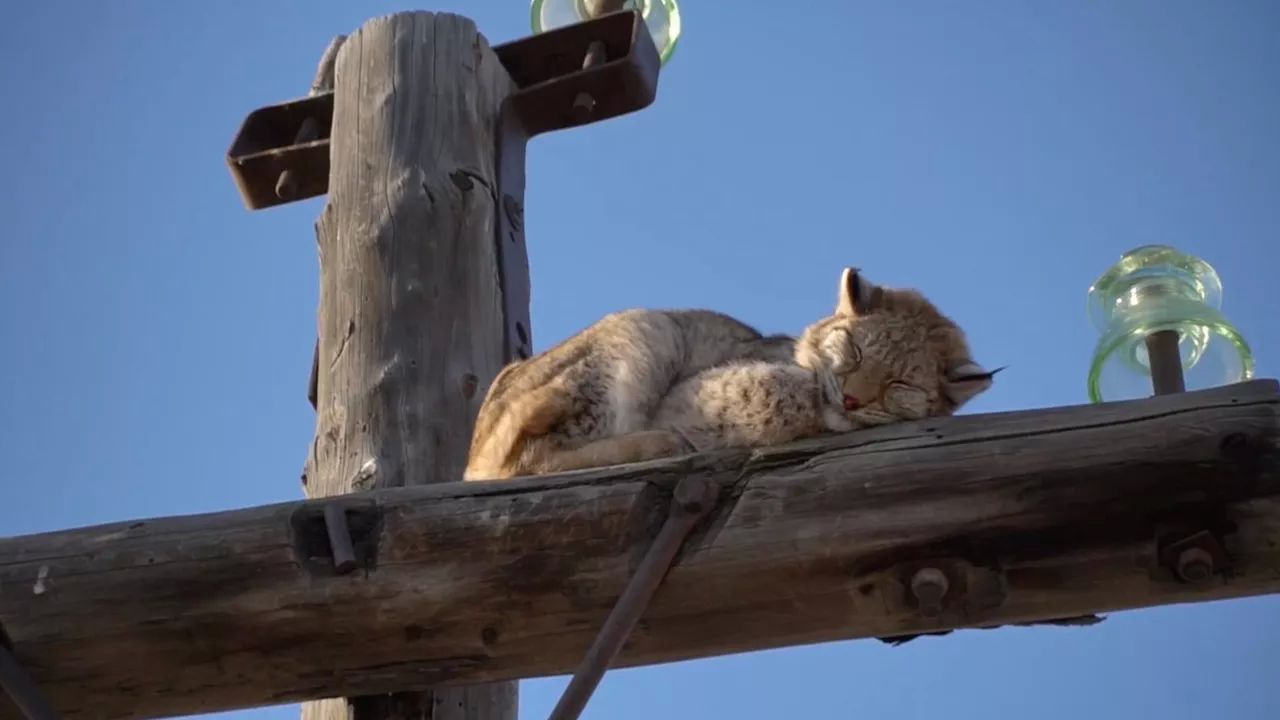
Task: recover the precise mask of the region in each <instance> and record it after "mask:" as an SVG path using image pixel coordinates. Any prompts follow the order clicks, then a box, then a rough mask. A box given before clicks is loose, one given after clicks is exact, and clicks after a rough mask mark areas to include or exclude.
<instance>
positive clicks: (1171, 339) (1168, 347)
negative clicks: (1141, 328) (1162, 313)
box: [1147, 330, 1187, 395]
mask: <svg viewBox="0 0 1280 720" xmlns="http://www.w3.org/2000/svg"><path fill="white" fill-rule="evenodd" d="M1147 365H1148V366H1149V367H1150V368H1151V387H1152V389H1154V390H1155V393H1156V395H1171V394H1173V393H1180V392H1186V390H1187V386H1186V383H1185V381H1184V380H1183V377H1182V353H1181V352H1180V351H1179V350H1178V331H1177V330H1157V331H1156V332H1153V333H1151V334H1150V335H1148V336H1147Z"/></svg>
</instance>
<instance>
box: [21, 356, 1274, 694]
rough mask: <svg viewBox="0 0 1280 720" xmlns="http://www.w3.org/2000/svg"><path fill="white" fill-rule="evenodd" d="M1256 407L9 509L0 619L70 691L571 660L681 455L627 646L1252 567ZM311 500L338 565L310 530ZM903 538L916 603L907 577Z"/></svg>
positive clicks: (1183, 586) (1228, 589)
mask: <svg viewBox="0 0 1280 720" xmlns="http://www.w3.org/2000/svg"><path fill="white" fill-rule="evenodd" d="M1278 410H1280V389H1278V386H1277V383H1276V382H1275V381H1270V380H1267V381H1253V382H1248V383H1242V384H1239V385H1235V386H1230V387H1225V388H1218V389H1214V390H1209V391H1204V392H1196V393H1186V394H1181V395H1171V396H1165V397H1159V398H1152V399H1148V400H1142V401H1136V402H1125V403H1113V404H1106V405H1098V406H1082V407H1067V408H1055V409H1048V410H1036V411H1030V412H1013V413H998V414H989V415H972V416H963V417H957V418H951V419H945V420H933V421H927V422H918V423H909V424H902V425H897V426H889V427H883V428H879V429H876V430H871V431H860V432H855V433H849V434H845V435H840V436H835V437H829V438H825V439H821V440H815V441H809V442H804V443H797V444H793V445H789V446H785V447H774V448H766V449H760V450H757V451H754V452H723V453H716V454H708V455H697V456H689V457H684V458H677V459H672V460H667V461H659V462H652V463H644V464H637V465H631V466H624V467H618V468H612V469H605V470H600V471H588V472H580V473H573V474H566V475H562V476H557V477H546V478H536V479H526V480H517V481H512V482H505V483H503V482H495V483H460V482H459V483H445V484H439V485H427V486H419V487H411V488H398V489H390V490H379V491H375V492H371V493H365V494H358V495H351V496H344V497H341V498H335V499H332V500H312V501H299V502H291V503H284V504H277V505H270V506H265V507H255V508H248V509H244V510H235V511H230V512H221V513H214V514H207V515H196V516H185V517H172V518H159V519H153V520H142V521H137V522H124V523H116V524H111V525H104V526H98V527H91V528H83V529H76V530H68V531H63V532H53V533H46V534H39V535H29V536H24V537H13V538H7V539H3V540H0V623H2V624H3V629H4V631H5V632H6V633H7V636H8V641H9V642H10V643H11V646H12V648H13V652H14V654H15V656H16V657H17V658H18V660H19V662H21V663H22V664H23V665H24V666H25V667H26V669H27V671H28V672H29V673H30V674H31V676H32V678H33V679H34V680H35V682H36V683H37V684H38V685H39V686H40V688H42V690H43V691H44V692H45V693H46V694H47V696H48V698H49V699H50V700H51V701H52V703H53V705H55V706H56V707H57V709H58V710H59V711H61V712H62V713H63V714H64V715H65V716H66V717H67V718H89V717H93V718H137V717H157V716H167V715H178V714H183V715H185V714H194V713H207V712H216V711H223V710H230V709H233V708H240V707H246V706H255V705H265V704H273V703H286V702H296V701H301V700H307V699H317V698H322V697H333V696H339V695H346V696H352V695H362V694H369V693H380V692H388V691H395V690H409V689H421V688H424V687H427V686H431V685H433V684H462V683H473V682H478V681H488V680H497V679H509V678H520V677H532V676H545V675H553V674H563V673H567V672H570V671H571V670H572V669H573V667H574V665H575V664H576V663H577V662H578V660H579V659H580V658H581V656H582V654H583V652H584V651H585V650H586V649H587V647H588V645H589V644H590V643H591V640H592V638H593V636H594V634H595V632H596V629H597V628H599V627H600V624H601V622H602V621H603V619H604V617H605V616H606V614H607V613H608V612H609V610H610V608H611V606H612V604H613V602H614V601H615V599H616V598H617V597H618V595H619V593H621V592H622V589H623V587H624V585H625V583H626V581H627V578H628V575H629V573H630V572H631V571H632V569H633V568H634V567H635V566H636V563H637V562H638V561H639V559H640V558H641V556H642V554H643V552H644V550H645V548H646V547H647V546H648V544H649V543H650V542H651V540H652V538H653V536H654V534H655V533H656V531H657V529H658V527H659V525H660V524H661V521H662V519H663V517H664V516H665V514H666V511H667V505H668V503H669V502H670V494H671V490H672V488H673V487H674V485H675V483H676V482H677V481H678V480H679V479H680V478H682V477H685V476H689V475H698V476H701V477H705V478H708V479H710V480H712V481H714V482H715V483H718V484H719V485H720V486H721V487H722V491H723V499H722V501H721V502H720V504H719V506H718V507H717V509H716V510H715V511H714V512H713V514H712V515H711V516H710V517H709V519H708V520H707V521H706V522H705V523H704V524H703V525H702V526H700V528H699V529H698V530H696V531H695V533H694V534H693V535H692V536H691V538H690V541H689V542H688V544H687V545H686V547H685V549H684V550H683V551H682V553H681V555H680V556H679V557H678V558H677V561H676V564H675V566H674V568H673V569H672V570H671V572H670V574H669V575H668V576H667V579H666V581H665V583H664V584H663V586H662V587H661V588H660V589H659V591H658V593H657V596H656V598H655V600H654V603H653V604H652V606H651V607H650V608H649V610H648V611H647V612H646V613H645V615H644V618H643V619H642V620H641V622H640V625H639V627H638V628H637V630H636V633H635V635H634V636H633V637H632V639H631V641H630V642H629V643H628V645H627V647H626V648H625V649H624V650H623V652H622V655H621V657H620V660H619V665H624V666H630V665H637V664H650V663H660V662H667V661H674V660H682V659H689V658H696V657H707V656H714V655H719V654H724V653H733V652H741V651H748V650H757V649H763V648H774V647H782V646H790V645H800V644H806V643H814V642H822V641H831V640H841V639H846V638H865V637H884V636H891V635H900V634H908V633H918V632H927V631H933V630H940V629H946V628H966V627H989V626H995V625H1001V624H1009V623H1025V622H1034V621H1042V620H1048V619H1054V618H1062V617H1071V616H1076V615H1081V614H1087V613H1095V612H1108V611H1115V610H1121V609H1126V608H1140V607H1149V606H1156V605H1164V604H1169V603H1181V602H1197V601H1208V600H1218V599H1224V598H1234V597H1243V596H1249V595H1258V594H1263V593H1272V592H1277V591H1280V462H1278V461H1277V457H1278V456H1280V422H1278V420H1277V417H1278V416H1277V411H1278ZM328 502H342V503H344V505H345V506H346V508H347V518H348V521H349V525H350V531H351V534H352V537H353V541H354V545H355V549H356V553H355V554H356V556H357V559H358V561H359V562H360V563H361V565H362V566H361V567H359V568H357V570H356V571H355V572H351V573H349V574H345V575H343V574H337V573H335V572H334V570H333V563H332V561H331V560H330V559H329V558H328V557H326V555H327V553H328V552H329V550H328V544H327V539H326V537H327V536H326V535H325V531H324V512H323V508H324V506H325V505H326V504H327V503H328ZM1184 550H1190V552H1183V551H1184ZM1178 558H1182V559H1183V561H1184V568H1183V569H1184V571H1186V573H1187V574H1188V576H1194V575H1195V574H1196V573H1197V572H1204V571H1205V570H1211V571H1212V572H1213V574H1212V575H1211V576H1210V577H1209V578H1208V580H1206V581H1204V582H1202V583H1191V582H1186V581H1183V580H1181V579H1179V578H1178V577H1177V576H1176V574H1175V572H1174V571H1173V570H1171V569H1170V567H1171V565H1170V564H1169V563H1170V562H1176V560H1177V559H1178ZM925 567H931V568H934V569H936V570H938V571H940V572H941V573H942V575H943V577H944V578H945V580H946V583H947V592H946V593H945V594H944V595H943V596H942V599H941V601H940V603H938V605H939V607H937V608H931V607H929V606H928V604H926V606H925V607H922V606H921V604H920V603H919V602H917V600H916V599H915V598H914V597H913V595H912V593H911V590H910V586H911V582H912V578H913V577H915V573H916V571H917V570H919V569H921V568H925ZM927 574H928V573H926V575H927ZM921 577H924V576H923V575H922V576H921ZM935 578H936V575H935ZM4 702H7V701H0V706H2V709H0V713H2V714H0V717H3V718H14V717H17V710H16V709H15V708H14V707H13V706H12V705H4Z"/></svg>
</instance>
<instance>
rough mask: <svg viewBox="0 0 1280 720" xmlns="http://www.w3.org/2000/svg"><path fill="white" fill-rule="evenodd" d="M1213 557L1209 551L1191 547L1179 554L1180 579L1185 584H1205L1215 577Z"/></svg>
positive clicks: (1178, 570)
mask: <svg viewBox="0 0 1280 720" xmlns="http://www.w3.org/2000/svg"><path fill="white" fill-rule="evenodd" d="M1214 571H1215V567H1214V562H1213V555H1211V554H1210V553H1209V551H1208V550H1205V549H1204V548H1199V547H1190V548H1187V549H1186V550H1183V551H1182V552H1181V553H1179V554H1178V568H1177V573H1178V577H1179V578H1180V579H1181V580H1182V581H1183V582H1188V583H1196V584H1198V583H1203V582H1206V581H1207V580H1209V579H1210V578H1212V577H1213V574H1214Z"/></svg>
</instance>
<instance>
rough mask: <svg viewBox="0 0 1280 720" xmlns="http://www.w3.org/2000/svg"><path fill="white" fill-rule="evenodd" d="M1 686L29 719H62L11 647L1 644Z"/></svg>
mask: <svg viewBox="0 0 1280 720" xmlns="http://www.w3.org/2000/svg"><path fill="white" fill-rule="evenodd" d="M0 687H3V688H4V691H5V692H6V693H8V694H9V697H10V698H12V699H13V703H14V704H15V705H17V706H18V709H19V710H21V711H22V714H23V715H25V716H26V717H27V720H60V718H61V716H60V715H58V713H57V712H56V711H55V710H54V709H53V706H52V705H50V704H49V701H47V700H45V699H44V696H43V695H41V694H40V689H39V688H37V687H36V684H35V683H34V682H33V681H32V680H31V677H30V676H29V675H27V673H26V671H25V670H23V669H22V666H21V665H19V664H18V659H17V658H15V657H14V656H13V653H11V652H9V648H7V647H5V646H4V645H3V644H0Z"/></svg>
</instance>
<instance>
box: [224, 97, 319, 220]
mask: <svg viewBox="0 0 1280 720" xmlns="http://www.w3.org/2000/svg"><path fill="white" fill-rule="evenodd" d="M332 127H333V93H332V92H322V93H318V94H316V95H311V96H309V97H304V98H299V99H297V100H290V101H289V102H285V103H280V104H279V105H268V106H266V107H263V108H259V109H257V110H254V111H253V112H251V113H249V115H248V117H246V118H245V119H244V123H242V124H241V126H240V131H239V132H238V133H236V137H235V140H233V141H232V143H231V149H230V150H228V151H227V165H228V166H229V167H230V168H231V176H232V178H234V179H235V182H236V186H237V187H238V188H240V197H241V198H243V199H244V204H245V206H246V207H248V208H249V209H250V210H260V209H262V208H268V207H272V206H275V205H281V204H284V203H287V202H292V201H294V200H303V199H305V198H309V197H315V196H316V195H323V194H324V193H326V192H328V190H329V132H330V130H331V129H332ZM309 136H310V138H311V139H309V140H308V139H306V138H307V137H309ZM281 185H284V186H285V187H283V188H281V187H280V186H281ZM280 190H284V191H286V192H285V193H284V194H283V195H282V194H280Z"/></svg>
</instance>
